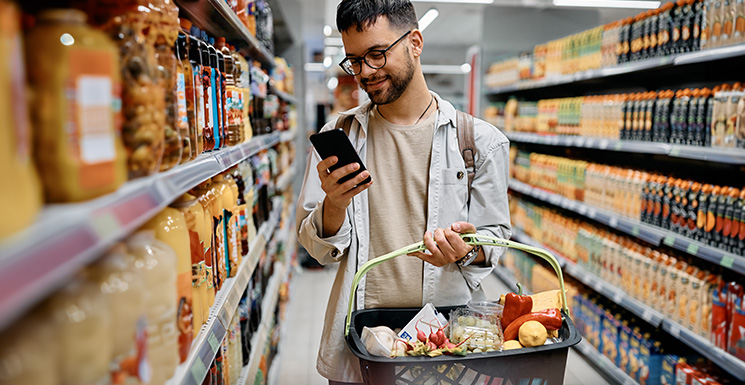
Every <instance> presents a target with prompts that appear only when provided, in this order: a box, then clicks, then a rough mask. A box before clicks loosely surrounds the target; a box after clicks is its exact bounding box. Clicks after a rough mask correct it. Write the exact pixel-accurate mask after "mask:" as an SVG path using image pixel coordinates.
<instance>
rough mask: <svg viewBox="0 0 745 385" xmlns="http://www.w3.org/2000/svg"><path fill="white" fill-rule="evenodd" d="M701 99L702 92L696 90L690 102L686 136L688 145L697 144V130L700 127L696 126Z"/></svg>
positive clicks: (692, 93)
mask: <svg viewBox="0 0 745 385" xmlns="http://www.w3.org/2000/svg"><path fill="white" fill-rule="evenodd" d="M700 97H701V90H699V89H698V88H696V89H694V90H693V91H692V92H691V99H690V100H689V101H688V117H687V118H686V135H685V144H688V145H694V144H696V130H697V129H698V126H697V124H696V118H697V116H698V106H699V98H700ZM699 136H700V134H699Z"/></svg>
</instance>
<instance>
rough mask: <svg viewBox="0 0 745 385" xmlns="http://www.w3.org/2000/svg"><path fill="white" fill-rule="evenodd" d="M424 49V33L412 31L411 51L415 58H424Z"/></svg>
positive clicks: (417, 30)
mask: <svg viewBox="0 0 745 385" xmlns="http://www.w3.org/2000/svg"><path fill="white" fill-rule="evenodd" d="M423 48H424V37H423V36H422V31H420V30H419V29H415V30H413V31H411V50H412V52H413V53H414V57H419V56H422V49H423Z"/></svg>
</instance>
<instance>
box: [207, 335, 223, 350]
mask: <svg viewBox="0 0 745 385" xmlns="http://www.w3.org/2000/svg"><path fill="white" fill-rule="evenodd" d="M207 342H208V343H209V344H210V347H211V348H212V353H213V354H214V353H217V350H218V349H220V341H218V340H217V337H215V332H214V331H213V332H210V335H209V337H207Z"/></svg>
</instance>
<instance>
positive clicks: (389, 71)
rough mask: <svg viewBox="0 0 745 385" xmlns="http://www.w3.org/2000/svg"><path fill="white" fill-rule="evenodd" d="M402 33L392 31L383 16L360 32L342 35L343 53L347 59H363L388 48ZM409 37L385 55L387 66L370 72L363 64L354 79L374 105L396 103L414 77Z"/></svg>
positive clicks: (353, 30) (348, 31)
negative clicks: (367, 54)
mask: <svg viewBox="0 0 745 385" xmlns="http://www.w3.org/2000/svg"><path fill="white" fill-rule="evenodd" d="M405 32H406V31H399V30H397V29H391V27H390V23H389V22H388V18H387V17H385V16H383V17H380V18H378V20H377V22H376V23H375V24H373V25H370V26H368V27H367V28H366V29H365V30H364V31H362V32H358V31H357V29H356V27H352V28H350V29H349V30H347V31H345V32H343V33H342V40H343V41H344V50H345V51H346V54H347V57H350V58H362V57H363V56H364V55H365V54H366V53H368V52H369V51H370V50H373V49H377V50H383V49H386V48H388V46H390V45H391V43H393V42H395V41H396V39H398V38H399V37H401V35H402V34H404V33H405ZM410 36H411V35H408V36H406V37H404V38H403V39H402V40H401V41H400V42H398V43H397V44H396V45H394V46H393V47H392V48H391V49H389V50H388V51H387V52H386V53H385V56H386V64H385V66H383V67H382V68H379V69H373V68H370V67H369V66H368V65H367V64H365V63H364V62H363V63H362V72H361V73H360V74H359V75H357V76H355V77H356V78H357V81H358V82H359V83H360V86H361V87H362V89H363V90H365V92H366V93H367V95H368V97H369V98H370V100H372V102H373V103H375V104H378V105H380V104H388V103H393V102H395V101H396V100H398V98H399V97H400V96H401V95H402V94H403V93H404V91H405V90H406V88H407V87H408V86H409V83H410V82H411V79H412V78H413V77H414V59H413V58H412V57H411V54H410V50H409V40H410V38H409V37H410Z"/></svg>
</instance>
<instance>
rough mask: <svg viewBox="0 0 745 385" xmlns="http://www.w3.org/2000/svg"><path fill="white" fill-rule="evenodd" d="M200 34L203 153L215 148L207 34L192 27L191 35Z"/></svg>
mask: <svg viewBox="0 0 745 385" xmlns="http://www.w3.org/2000/svg"><path fill="white" fill-rule="evenodd" d="M195 32H196V33H198V34H201V38H202V40H200V41H199V52H200V54H201V59H202V60H201V69H202V72H201V76H200V77H201V78H202V96H203V99H204V122H205V125H204V130H203V131H202V133H203V138H204V140H203V141H202V142H203V144H204V151H212V150H214V149H215V148H216V146H215V145H216V143H215V140H216V139H215V132H216V130H215V116H214V107H213V106H214V104H215V101H214V92H213V88H214V87H213V85H212V79H213V78H214V77H215V76H214V74H212V67H211V65H210V51H209V48H207V43H206V41H205V38H206V37H207V34H206V33H205V32H203V31H199V29H198V28H196V27H192V35H194V33H195Z"/></svg>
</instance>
